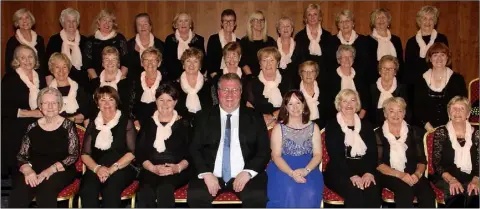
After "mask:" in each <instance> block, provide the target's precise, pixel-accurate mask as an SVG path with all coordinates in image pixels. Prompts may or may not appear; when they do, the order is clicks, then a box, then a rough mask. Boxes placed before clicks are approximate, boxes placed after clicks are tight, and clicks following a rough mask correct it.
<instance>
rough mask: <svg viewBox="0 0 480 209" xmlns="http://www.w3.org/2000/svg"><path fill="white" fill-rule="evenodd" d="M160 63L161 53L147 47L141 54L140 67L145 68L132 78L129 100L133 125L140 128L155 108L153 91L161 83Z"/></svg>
mask: <svg viewBox="0 0 480 209" xmlns="http://www.w3.org/2000/svg"><path fill="white" fill-rule="evenodd" d="M161 63H162V53H161V52H160V50H158V49H157V48H155V47H148V48H146V49H145V50H144V51H143V54H142V67H143V69H145V71H143V72H142V73H141V74H140V76H139V77H138V78H137V79H136V80H134V87H133V88H134V90H133V91H132V95H131V101H132V102H133V104H131V106H132V116H133V120H134V123H135V127H137V128H140V127H141V125H142V123H143V122H144V121H145V120H148V119H150V117H152V115H153V113H154V112H155V110H156V109H157V107H156V105H155V92H156V91H157V89H158V87H159V86H160V84H161V83H163V82H162V81H163V79H162V78H163V77H162V73H161V72H160V71H159V70H158V67H159V66H160V65H161Z"/></svg>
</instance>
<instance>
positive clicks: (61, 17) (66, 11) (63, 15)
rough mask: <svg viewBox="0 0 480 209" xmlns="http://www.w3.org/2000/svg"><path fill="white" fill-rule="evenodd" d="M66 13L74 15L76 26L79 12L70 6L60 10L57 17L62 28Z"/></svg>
mask: <svg viewBox="0 0 480 209" xmlns="http://www.w3.org/2000/svg"><path fill="white" fill-rule="evenodd" d="M67 15H71V16H73V17H75V21H76V22H77V28H78V25H80V12H78V11H77V10H75V9H73V8H70V7H69V8H66V9H64V10H62V12H61V13H60V18H58V20H59V21H60V25H62V28H64V27H65V25H64V23H65V18H66V17H67Z"/></svg>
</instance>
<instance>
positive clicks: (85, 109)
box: [57, 86, 92, 119]
mask: <svg viewBox="0 0 480 209" xmlns="http://www.w3.org/2000/svg"><path fill="white" fill-rule="evenodd" d="M57 88H58V90H59V91H60V93H62V96H63V97H66V96H68V93H69V92H70V88H71V86H63V87H57ZM91 98H92V97H91V96H90V95H89V94H87V93H86V92H85V90H84V89H83V88H82V87H81V86H78V89H77V97H75V100H77V103H78V109H77V110H76V111H75V112H74V113H67V112H66V111H63V112H61V113H60V115H61V116H63V117H66V118H69V117H73V116H75V115H78V114H82V115H83V117H84V119H88V118H90V115H89V111H90V104H91V103H92V101H91Z"/></svg>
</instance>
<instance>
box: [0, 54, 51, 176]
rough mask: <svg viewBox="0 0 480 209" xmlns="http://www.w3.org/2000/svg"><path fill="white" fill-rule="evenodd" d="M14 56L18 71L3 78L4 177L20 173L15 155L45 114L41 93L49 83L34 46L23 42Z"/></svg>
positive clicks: (13, 65) (13, 63)
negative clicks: (40, 70)
mask: <svg viewBox="0 0 480 209" xmlns="http://www.w3.org/2000/svg"><path fill="white" fill-rule="evenodd" d="M13 55H14V57H13V61H12V62H11V63H10V64H11V66H12V68H13V69H15V71H13V72H11V73H6V74H5V75H4V77H3V78H2V153H3V154H2V176H5V175H9V174H15V172H17V168H16V166H15V164H16V159H15V155H16V154H17V151H18V150H19V149H20V144H21V140H22V137H23V136H24V135H25V132H26V130H27V127H28V125H29V124H31V123H33V122H34V121H35V120H36V119H38V118H41V117H43V114H42V113H41V112H40V110H38V104H37V95H38V92H39V91H40V89H41V88H43V87H45V86H46V85H45V80H44V79H40V76H39V73H37V71H35V69H37V68H38V67H39V66H40V63H39V60H38V57H37V54H36V53H35V50H34V49H33V48H31V47H29V46H26V45H19V46H18V47H17V48H16V49H15V51H14V53H13ZM12 172H13V173H12Z"/></svg>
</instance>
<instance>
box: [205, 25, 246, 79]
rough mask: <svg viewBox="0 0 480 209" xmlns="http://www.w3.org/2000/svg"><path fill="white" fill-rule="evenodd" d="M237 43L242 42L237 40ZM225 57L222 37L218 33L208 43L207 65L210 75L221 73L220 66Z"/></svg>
mask: <svg viewBox="0 0 480 209" xmlns="http://www.w3.org/2000/svg"><path fill="white" fill-rule="evenodd" d="M235 41H236V42H240V39H238V38H237V39H236V40H235ZM222 57H223V48H222V44H221V43H220V36H219V35H218V33H216V34H213V35H211V36H210V37H209V38H208V43H207V56H206V57H205V58H206V63H205V64H206V65H207V66H205V67H206V68H207V72H208V75H210V74H212V73H214V72H216V73H217V74H218V73H220V72H221V69H220V66H221V62H222Z"/></svg>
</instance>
